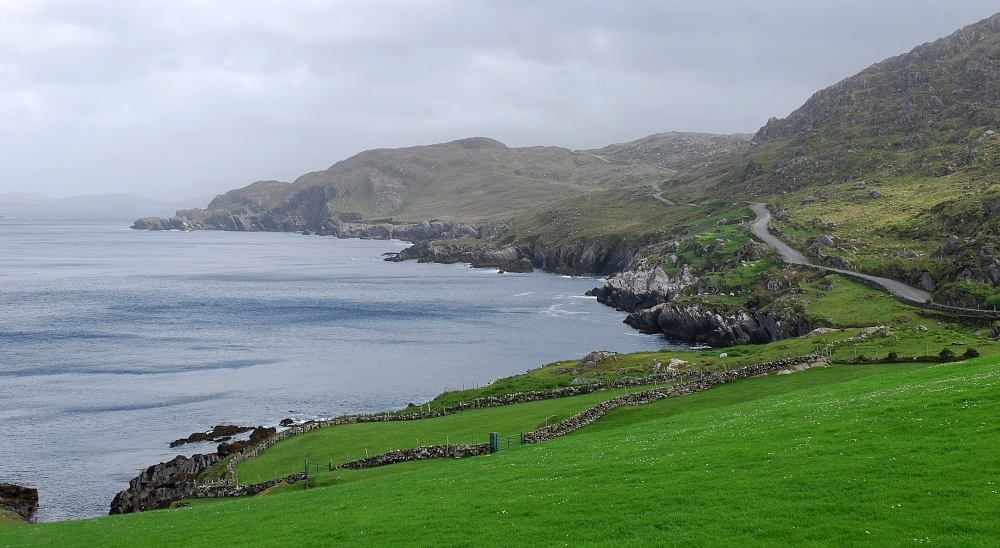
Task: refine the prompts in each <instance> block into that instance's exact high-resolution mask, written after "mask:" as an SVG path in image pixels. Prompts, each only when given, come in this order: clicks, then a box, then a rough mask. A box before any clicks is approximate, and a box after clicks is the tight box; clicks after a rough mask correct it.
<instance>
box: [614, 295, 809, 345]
mask: <svg viewBox="0 0 1000 548" xmlns="http://www.w3.org/2000/svg"><path fill="white" fill-rule="evenodd" d="M625 323H627V324H629V325H631V326H632V327H635V328H636V329H638V330H640V331H642V332H644V333H663V334H664V335H665V336H667V337H669V338H675V339H681V340H685V341H695V342H701V343H705V344H709V345H712V346H736V345H742V344H766V343H770V342H775V341H780V340H784V339H787V338H790V337H798V336H800V335H805V334H806V333H809V332H810V331H812V330H813V329H814V327H815V326H814V325H812V323H811V322H810V320H809V319H808V318H806V317H802V316H797V315H795V314H793V313H785V314H781V313H779V312H778V311H777V310H774V309H772V310H771V311H769V312H761V311H758V310H738V311H736V312H732V313H723V312H718V311H714V310H706V309H704V308H703V307H702V306H700V305H696V304H692V305H687V306H675V305H672V304H669V303H665V304H660V305H657V306H654V307H652V308H647V309H643V310H639V311H636V312H633V313H632V314H630V315H629V316H628V317H627V318H626V319H625Z"/></svg>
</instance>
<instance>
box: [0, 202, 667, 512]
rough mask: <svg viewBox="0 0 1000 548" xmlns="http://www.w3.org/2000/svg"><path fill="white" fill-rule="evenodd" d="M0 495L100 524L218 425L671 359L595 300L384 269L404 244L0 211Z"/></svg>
mask: <svg viewBox="0 0 1000 548" xmlns="http://www.w3.org/2000/svg"><path fill="white" fill-rule="evenodd" d="M0 215H3V218H0V424H2V425H3V435H2V436H0V482H4V481H6V482H14V483H20V484H23V485H28V486H31V487H36V488H38V489H39V494H40V499H41V508H40V511H39V519H40V520H41V521H53V520H62V519H74V518H83V517H91V516H99V515H105V514H107V511H108V505H109V503H110V502H111V499H112V498H113V497H114V495H115V493H116V492H118V491H119V490H121V489H124V488H125V487H127V484H128V481H129V479H131V478H132V477H134V476H135V475H136V474H137V473H138V472H139V471H140V470H142V469H144V468H146V467H147V466H149V465H152V464H155V463H158V462H161V461H164V460H167V459H170V458H172V457H174V456H176V455H177V454H179V453H183V454H191V453H195V452H211V451H214V444H208V443H206V444H198V445H186V446H183V447H180V448H177V449H170V448H169V445H168V444H169V442H170V441H172V440H174V439H177V438H181V437H186V436H187V435H188V434H190V433H192V432H196V431H203V430H206V429H208V428H210V427H211V426H213V425H216V424H240V425H257V424H264V425H276V424H277V422H278V421H280V420H281V419H283V418H285V417H291V418H295V419H308V418H318V417H330V416H335V415H339V414H343V413H351V412H372V411H380V410H387V409H396V408H400V407H404V406H406V405H407V404H408V403H410V402H414V403H420V402H423V401H426V400H428V399H431V398H433V397H434V396H435V395H437V394H438V393H440V392H441V391H443V390H445V389H456V388H462V387H463V386H465V387H472V386H474V385H476V384H484V383H486V382H489V381H490V380H492V379H495V378H497V377H502V376H508V375H513V374H517V373H521V372H524V371H526V370H528V369H531V368H534V367H537V366H539V365H543V364H546V363H550V362H553V361H556V360H560V359H569V358H578V357H581V356H583V355H585V354H586V353H588V352H590V351H592V350H597V349H607V350H614V351H619V352H631V351H637V350H643V349H658V348H662V347H676V346H678V345H677V344H674V343H671V342H669V341H666V340H664V339H662V338H659V337H656V336H652V335H641V334H639V333H636V332H635V331H633V330H632V329H631V328H629V327H628V326H626V325H624V324H623V323H622V319H623V318H624V314H623V313H620V312H616V311H615V310H613V309H611V308H608V307H605V306H603V305H601V304H599V303H597V301H596V300H595V299H593V298H590V297H585V296H584V292H585V291H587V290H588V289H590V288H592V287H595V286H597V285H600V284H601V283H602V281H603V280H601V279H599V278H592V277H582V278H581V277H573V278H571V277H566V276H559V275H554V274H546V273H534V274H509V273H507V274H498V273H497V271H496V270H495V269H473V268H469V267H467V266H464V265H437V264H417V263H416V262H415V261H408V262H405V263H389V262H385V261H383V260H382V259H383V254H384V253H386V252H394V251H399V250H401V249H403V248H404V247H405V246H406V245H407V244H406V243H404V242H399V241H374V240H340V239H335V238H330V237H319V236H302V235H299V234H288V233H233V232H192V233H184V232H176V231H171V232H147V231H137V230H130V229H129V228H128V226H129V225H130V224H131V220H132V219H135V218H136V217H137V216H138V215H135V214H134V213H133V212H128V213H121V212H119V213H109V212H94V211H85V212H81V211H63V212H55V211H43V212H25V211H15V212H13V213H11V212H5V211H0Z"/></svg>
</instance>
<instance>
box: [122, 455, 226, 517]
mask: <svg viewBox="0 0 1000 548" xmlns="http://www.w3.org/2000/svg"><path fill="white" fill-rule="evenodd" d="M220 460H222V457H221V456H220V455H218V454H217V453H212V454H209V455H192V456H191V457H185V456H183V455H178V456H177V457H175V458H173V459H172V460H169V461H167V462H161V463H160V464H155V465H153V466H150V467H149V468H147V469H146V470H145V471H144V472H142V473H141V474H139V475H138V476H136V477H135V478H134V479H132V481H130V482H129V484H128V489H125V490H124V491H121V492H119V493H118V494H117V495H115V498H114V500H113V501H111V512H110V514H112V515H113V514H128V513H131V512H144V511H146V510H158V509H161V508H168V507H169V506H170V504H171V503H173V502H174V501H177V500H180V499H182V498H185V497H187V496H189V495H191V494H192V493H194V491H195V488H196V486H197V482H196V480H197V478H198V475H199V474H201V473H202V472H203V471H205V470H206V469H208V468H209V467H211V466H213V465H214V464H215V463H217V462H219V461H220Z"/></svg>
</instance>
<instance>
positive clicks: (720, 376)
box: [524, 356, 829, 443]
mask: <svg viewBox="0 0 1000 548" xmlns="http://www.w3.org/2000/svg"><path fill="white" fill-rule="evenodd" d="M827 365H829V363H828V362H827V361H826V358H821V357H818V356H799V357H795V358H787V359H783V360H776V361H773V362H766V363H761V364H756V365H748V366H746V367H741V368H739V369H735V370H733V371H721V372H710V373H705V374H703V375H701V376H700V377H699V378H698V379H696V380H693V381H690V382H686V383H683V384H677V385H673V386H665V387H663V388H654V389H652V390H646V391H643V392H637V393H635V394H626V395H624V396H618V397H616V398H611V399H610V400H608V401H606V402H603V403H600V404H598V405H595V406H594V407H591V408H590V409H587V410H586V411H583V412H582V413H579V414H577V415H574V416H572V417H570V418H568V419H566V420H563V421H560V422H557V423H556V424H553V425H550V426H543V427H542V428H539V429H537V430H534V431H531V432H527V433H525V435H524V442H525V443H538V442H540V441H545V440H549V439H552V438H555V437H558V436H562V435H563V434H567V433H569V432H572V431H573V430H576V429H577V428H581V427H583V426H586V425H588V424H590V423H592V422H594V421H596V420H597V419H599V418H601V417H602V416H604V414H605V413H607V412H608V411H610V410H612V409H615V408H617V407H623V406H626V405H644V404H647V403H650V402H653V401H656V400H659V399H663V398H674V397H677V396H686V395H688V394H694V393H695V392H701V391H702V390H707V389H709V388H711V387H713V386H716V385H719V384H724V383H727V382H732V381H735V380H739V379H746V378H749V377H757V376H760V375H766V374H768V373H773V372H777V371H786V370H795V369H799V370H801V369H803V368H805V367H825V366H827Z"/></svg>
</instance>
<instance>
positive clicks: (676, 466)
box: [0, 358, 1000, 546]
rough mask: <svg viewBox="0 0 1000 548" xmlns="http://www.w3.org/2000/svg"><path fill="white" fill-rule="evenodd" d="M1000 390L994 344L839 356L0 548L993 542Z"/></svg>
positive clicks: (23, 538) (35, 535) (996, 534)
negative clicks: (493, 445) (955, 353)
mask: <svg viewBox="0 0 1000 548" xmlns="http://www.w3.org/2000/svg"><path fill="white" fill-rule="evenodd" d="M998 388H1000V367H998V365H997V360H996V359H995V358H980V359H977V360H971V361H968V362H957V363H950V364H944V365H926V364H925V365H921V364H896V365H878V366H848V365H839V366H837V365H835V366H831V367H830V368H825V369H813V370H809V371H805V372H802V373H797V374H795V375H782V376H771V377H764V378H756V379H749V380H746V381H740V382H736V383H731V384H728V385H722V386H719V387H716V388H713V389H711V390H708V391H705V392H702V393H699V394H695V395H692V396H687V397H684V398H678V399H675V400H670V401H662V402H657V403H654V404H652V405H647V406H643V407H640V408H631V409H619V410H616V411H615V412H612V413H610V414H609V415H607V416H606V417H605V418H604V419H603V420H602V421H600V422H598V423H597V424H594V425H592V426H590V427H587V428H585V429H582V430H579V431H577V432H576V433H573V434H571V435H569V436H565V437H562V438H558V439H555V440H551V441H549V442H545V443H542V444H537V445H529V446H520V447H517V448H514V449H510V450H504V451H501V452H500V453H497V454H494V455H491V456H488V457H477V458H469V459H462V460H450V459H449V460H438V461H433V462H419V463H413V464H411V465H404V467H401V468H398V469H397V471H394V472H389V469H391V468H394V467H391V466H390V467H385V468H383V469H382V470H378V469H376V470H370V471H367V472H369V475H367V476H365V477H361V476H359V477H357V478H356V481H351V482H347V483H344V484H343V485H334V486H330V487H325V488H318V489H310V490H308V491H297V492H286V493H279V494H271V495H268V496H261V497H254V498H248V499H235V500H227V501H222V502H213V503H209V504H196V505H192V506H190V507H186V508H179V509H175V510H165V511H158V512H150V513H145V514H133V515H126V516H112V517H108V518H100V519H93V520H84V521H77V522H61V523H52V524H41V525H38V526H32V527H14V528H5V529H4V530H3V532H0V545H6V546H25V545H60V546H63V545H105V546H125V545H129V546H131V545H156V546H191V545H203V546H204V545H220V544H223V545H251V544H252V545H259V546H278V545H301V546H321V545H323V546H325V545H330V544H333V543H344V544H347V543H349V544H352V545H407V546H442V545H445V546H471V545H484V544H485V545H546V546H551V545H557V544H558V545H571V546H578V545H637V544H656V545H691V544H696V545H716V546H731V545H733V544H738V543H739V544H746V545H751V546H759V545H776V544H777V545H866V546H885V545H891V546H898V545H910V544H928V543H930V544H937V545H948V546H954V545H962V546H977V545H978V546H992V545H995V544H996V543H997V542H998V541H1000V523H998V522H997V521H996V519H995V516H996V514H997V511H998V510H1000V495H998V494H997V491H1000V489H998V487H997V482H998V481H1000V456H998V455H997V453H996V451H995V448H996V446H997V443H998V442H1000V427H998V425H997V424H996V423H995V420H994V419H995V417H996V416H997V415H998V413H1000V391H998ZM514 407H517V406H514Z"/></svg>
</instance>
